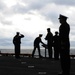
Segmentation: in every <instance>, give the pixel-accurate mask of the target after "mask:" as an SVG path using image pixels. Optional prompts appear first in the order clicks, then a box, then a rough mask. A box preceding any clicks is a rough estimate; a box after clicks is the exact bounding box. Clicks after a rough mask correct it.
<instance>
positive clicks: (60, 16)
mask: <svg viewBox="0 0 75 75" xmlns="http://www.w3.org/2000/svg"><path fill="white" fill-rule="evenodd" d="M67 18H68V17H66V16H64V15H61V14H60V15H59V19H67Z"/></svg>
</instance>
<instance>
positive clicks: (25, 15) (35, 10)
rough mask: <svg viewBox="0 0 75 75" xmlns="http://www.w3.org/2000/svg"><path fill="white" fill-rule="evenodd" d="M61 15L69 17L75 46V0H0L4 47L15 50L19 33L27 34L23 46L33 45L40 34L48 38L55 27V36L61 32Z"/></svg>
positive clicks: (0, 38)
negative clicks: (49, 32)
mask: <svg viewBox="0 0 75 75" xmlns="http://www.w3.org/2000/svg"><path fill="white" fill-rule="evenodd" d="M59 14H63V15H65V16H67V17H69V18H68V20H67V21H68V23H69V24H70V28H71V31H70V42H71V47H74V46H75V17H74V16H75V0H0V48H5V47H8V48H9V47H13V43H12V39H13V37H14V35H15V34H16V32H17V31H19V32H20V33H21V34H24V35H25V37H24V38H23V39H22V46H23V47H28V46H31V47H32V46H33V41H34V39H35V37H37V36H38V35H39V33H42V34H43V37H42V40H43V41H44V42H46V41H45V40H44V38H45V36H46V29H47V28H48V27H50V28H51V31H52V33H53V35H54V32H55V31H58V30H59V26H60V23H59V21H58V17H59Z"/></svg>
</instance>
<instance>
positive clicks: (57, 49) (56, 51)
mask: <svg viewBox="0 0 75 75" xmlns="http://www.w3.org/2000/svg"><path fill="white" fill-rule="evenodd" d="M54 58H55V59H59V48H57V47H54Z"/></svg>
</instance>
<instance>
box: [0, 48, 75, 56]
mask: <svg viewBox="0 0 75 75" xmlns="http://www.w3.org/2000/svg"><path fill="white" fill-rule="evenodd" d="M32 51H33V49H21V53H26V54H27V53H29V54H32ZM0 52H1V53H14V49H0ZM35 55H38V50H36V52H35ZM41 55H42V56H45V49H41ZM70 55H75V49H71V50H70ZM46 56H47V57H48V50H47V49H46Z"/></svg>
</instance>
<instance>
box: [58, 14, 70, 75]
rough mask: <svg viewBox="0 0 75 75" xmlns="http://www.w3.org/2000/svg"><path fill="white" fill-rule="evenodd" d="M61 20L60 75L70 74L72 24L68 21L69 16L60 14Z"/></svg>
mask: <svg viewBox="0 0 75 75" xmlns="http://www.w3.org/2000/svg"><path fill="white" fill-rule="evenodd" d="M59 22H60V23H61V25H60V27H59V37H60V45H61V46H60V47H61V48H60V61H61V68H62V73H61V74H59V75H70V42H69V32H70V26H69V24H68V23H67V17H66V16H63V15H60V16H59Z"/></svg>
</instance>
